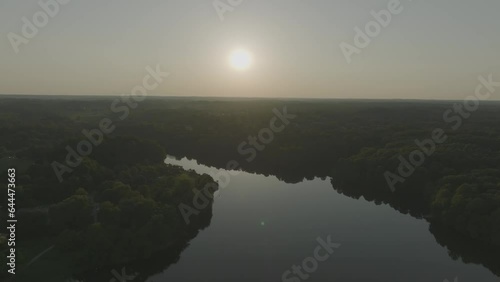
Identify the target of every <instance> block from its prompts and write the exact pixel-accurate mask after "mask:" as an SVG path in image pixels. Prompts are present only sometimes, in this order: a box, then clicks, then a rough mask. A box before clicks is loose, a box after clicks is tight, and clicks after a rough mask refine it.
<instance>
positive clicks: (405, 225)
mask: <svg viewBox="0 0 500 282" xmlns="http://www.w3.org/2000/svg"><path fill="white" fill-rule="evenodd" d="M165 163H167V164H171V165H179V166H182V167H183V168H184V169H192V170H194V171H196V172H197V173H200V174H202V173H207V174H209V175H214V174H215V173H217V171H218V169H216V168H213V167H208V166H205V165H202V164H198V163H197V162H196V161H195V160H188V159H186V158H182V159H180V160H178V159H175V158H174V157H170V156H168V157H167V159H166V160H165ZM212 210H213V214H212V218H211V221H210V224H209V226H208V227H207V228H205V229H204V230H201V231H200V232H199V233H198V234H197V236H196V237H194V238H193V239H192V240H191V241H190V242H189V244H188V245H187V246H183V247H182V248H181V249H179V253H180V255H178V257H176V258H175V259H164V260H163V261H164V263H166V264H167V265H165V266H164V268H163V270H162V271H160V272H158V271H155V272H156V273H155V274H147V275H148V276H149V277H148V278H147V280H146V281H148V282H159V281H183V282H190V281H193V282H194V281H196V282H199V281H207V282H210V281H240V282H246V281H249V282H250V281H252V282H256V281H263V282H264V281H266V282H267V281H282V275H283V273H284V272H285V271H287V270H291V268H292V266H293V265H301V264H302V262H303V260H304V259H305V258H307V257H310V256H312V255H313V250H314V249H315V248H316V247H317V246H318V242H317V241H316V240H317V238H318V237H320V238H327V237H328V236H331V240H332V242H335V243H338V244H340V246H339V247H338V248H337V249H336V250H335V252H333V254H331V255H330V256H329V258H328V259H327V260H325V261H323V262H319V263H318V266H317V269H316V270H315V271H314V272H312V273H309V277H308V279H307V281H313V282H314V281H346V282H348V281H384V282H386V281H439V282H441V281H444V280H445V279H448V280H449V281H453V280H454V278H455V277H458V280H459V281H486V282H488V281H499V278H498V277H497V276H496V275H495V274H494V273H493V272H492V271H495V270H496V268H495V266H494V265H495V264H496V263H497V262H496V261H495V258H493V257H488V256H487V255H486V254H485V253H484V252H483V250H481V249H480V247H475V246H469V245H468V241H467V240H462V239H461V238H456V237H454V236H453V235H452V234H449V233H448V232H447V231H446V230H440V229H439V228H435V227H431V228H430V224H429V223H428V222H427V221H426V220H424V219H421V218H420V219H419V218H414V217H412V216H410V215H409V214H402V213H400V212H398V211H396V210H395V209H393V208H392V207H390V206H389V205H386V204H381V203H375V202H369V201H367V200H365V199H364V198H362V197H361V198H359V199H354V198H350V197H347V196H345V195H343V194H340V193H339V192H337V191H336V190H335V189H334V187H333V188H332V183H331V179H329V178H323V179H321V178H315V179H313V180H306V181H302V182H299V183H295V184H287V183H285V182H283V181H280V180H279V179H278V178H276V177H274V176H264V175H258V174H253V173H247V172H240V173H239V174H238V175H236V176H232V177H231V179H230V182H229V184H228V185H227V187H225V188H224V189H221V190H220V191H219V193H218V196H217V197H215V200H214V203H213V207H212ZM438 242H439V243H438ZM442 245H449V246H447V247H448V248H450V249H452V251H449V250H448V248H446V247H444V246H442ZM449 253H450V254H449ZM464 254H465V257H464V258H461V257H460V256H459V255H464ZM452 257H453V258H456V259H453V258H452ZM155 260H156V263H160V261H162V257H158V258H157V259H155ZM463 260H466V261H470V262H475V263H464V262H463ZM306 273H307V272H306ZM141 274H142V275H145V274H146V273H141ZM142 275H141V276H142ZM293 277H295V279H299V277H297V276H295V275H293V274H292V275H289V276H288V278H290V279H292V278H293ZM289 281H301V279H299V280H289Z"/></svg>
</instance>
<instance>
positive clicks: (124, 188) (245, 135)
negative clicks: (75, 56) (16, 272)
mask: <svg viewBox="0 0 500 282" xmlns="http://www.w3.org/2000/svg"><path fill="white" fill-rule="evenodd" d="M112 103H113V98H92V97H91V98H83V97H82V98H78V99H75V98H72V99H64V98H58V97H51V98H43V99H36V98H20V99H16V98H11V99H2V100H0V132H1V133H2V139H1V140H0V167H1V168H2V169H3V170H4V171H6V169H7V168H8V167H15V168H16V170H17V192H16V193H17V195H16V200H17V202H16V206H17V208H18V212H17V214H18V217H19V221H20V222H19V231H18V233H19V234H18V236H19V238H20V240H26V241H27V242H35V241H40V238H43V240H42V241H43V242H47V244H46V245H48V246H50V245H52V244H53V245H55V248H56V250H57V252H60V253H61V254H64V257H65V258H67V259H66V260H65V261H64V263H65V264H70V265H71V266H72V268H71V269H72V272H73V273H85V272H88V271H89V270H91V269H99V268H101V267H104V266H109V265H121V264H126V263H130V262H133V261H134V260H143V259H148V258H151V257H153V256H154V255H155V254H156V253H158V252H161V251H164V250H168V249H169V248H177V249H179V248H178V247H176V246H178V245H179V244H180V245H185V244H186V242H188V241H189V239H191V238H193V237H194V236H195V235H196V232H198V230H200V229H202V228H204V227H206V226H207V225H208V224H209V223H210V218H211V209H210V208H208V209H206V210H204V211H203V213H202V214H200V215H198V216H196V217H192V218H191V219H192V221H191V222H190V223H189V225H186V224H185V223H184V221H183V218H182V215H181V214H180V213H179V210H178V209H177V206H178V205H179V204H180V203H181V202H184V203H189V202H190V201H191V200H192V198H193V197H194V193H196V192H197V191H199V190H200V189H202V187H204V186H205V185H206V184H207V183H210V182H212V181H213V179H212V178H210V177H209V176H208V175H197V174H195V173H194V172H192V171H184V170H183V169H181V168H179V167H174V166H169V165H166V164H164V163H163V159H164V158H165V156H166V154H169V155H173V156H176V157H188V158H194V159H197V160H198V161H201V162H203V163H204V164H207V165H211V166H215V167H220V168H225V167H226V164H227V163H228V161H230V160H235V161H236V162H238V164H239V167H241V169H243V170H245V171H249V172H256V173H259V174H264V175H276V176H277V177H278V178H279V179H280V180H283V181H286V182H291V183H297V182H300V181H302V180H303V179H312V178H314V177H331V179H332V180H331V181H332V186H333V189H336V190H337V191H339V192H340V193H342V194H345V195H347V196H349V197H353V198H360V197H364V198H365V199H367V200H369V201H374V202H376V203H387V204H389V205H391V206H392V207H393V208H395V209H397V210H398V211H400V212H402V213H409V214H411V215H412V216H414V217H418V218H425V219H426V220H428V221H429V222H431V232H432V233H433V234H435V236H436V238H437V240H438V242H439V243H440V244H442V245H443V246H446V247H447V248H448V249H449V250H450V255H452V256H454V257H457V258H458V257H462V258H463V259H464V260H465V261H473V262H475V263H482V264H484V265H485V266H487V267H488V268H490V269H491V270H492V271H494V272H495V273H496V274H497V275H500V270H499V269H498V266H496V265H495V261H498V258H499V254H500V251H499V250H500V111H499V109H500V104H498V103H484V104H481V105H480V108H479V109H478V110H477V111H474V112H470V113H468V115H461V114H460V113H456V112H449V111H450V109H453V104H454V103H455V102H417V101H411V102H410V101H408V102H403V101H348V100H346V101H335V100H333V101H326V100H325V101H321V100H319V101H317V100H292V99H290V100H271V99H269V100H255V99H194V98H192V99H176V98H155V97H151V98H148V99H147V100H146V101H144V102H141V103H140V104H138V105H136V107H135V108H127V110H125V108H123V110H120V111H115V110H116V108H115V110H114V109H113V108H112V107H110V105H111V104H112ZM457 103H461V102H457ZM273 109H274V110H276V109H277V110H278V111H281V112H283V111H287V112H288V113H290V114H293V115H294V116H296V117H295V118H294V119H293V120H292V121H291V122H290V123H289V124H287V125H286V128H285V129H284V130H283V131H281V132H279V133H277V134H276V136H274V139H273V141H272V142H270V143H269V144H265V146H264V144H261V145H262V146H261V147H260V149H257V150H255V154H254V155H253V158H250V157H249V155H246V154H242V152H241V150H240V149H241V148H240V145H241V144H242V142H245V141H247V140H249V136H256V135H258V133H259V132H260V130H261V129H262V128H267V127H269V123H270V120H271V118H272V117H273V116H274V113H273ZM105 118H106V119H110V120H111V121H112V122H113V124H112V127H113V130H112V132H110V133H109V134H103V141H102V143H101V144H99V145H98V146H95V147H94V149H93V151H92V153H91V154H89V155H88V156H86V157H84V158H83V159H82V161H81V164H80V165H79V166H77V167H76V168H75V169H74V170H73V169H72V171H71V172H66V173H64V174H63V175H62V176H63V178H64V179H63V181H62V182H60V181H59V180H60V179H58V176H57V173H54V166H53V164H54V161H57V162H59V163H64V160H65V158H66V156H67V154H68V150H67V148H68V147H70V148H72V147H75V146H77V144H78V143H79V142H80V141H81V140H85V138H87V137H86V136H85V135H84V134H83V133H82V130H87V131H90V130H92V129H95V128H99V124H100V123H101V121H102V120H103V119H105ZM110 127H111V125H109V124H108V128H110ZM436 129H441V130H442V135H443V136H446V138H445V139H446V140H445V141H444V142H436V144H435V146H434V147H433V148H432V152H431V153H430V154H428V155H426V157H425V161H423V162H422V163H421V164H419V165H414V168H413V170H414V171H413V172H412V173H411V175H409V176H408V177H405V178H404V181H399V182H398V183H397V184H396V185H393V186H392V187H391V185H389V184H388V180H387V172H388V171H389V172H393V173H396V172H397V170H398V166H400V165H401V158H406V159H409V156H411V155H412V152H414V151H415V150H423V149H422V147H420V146H419V145H418V144H419V142H421V141H422V140H426V139H428V138H432V136H433V132H434V131H435V130H436ZM443 139H444V138H443ZM416 140H418V141H419V142H417V141H416ZM438 143H439V144H438ZM239 148H240V149H239ZM2 181H5V180H2ZM212 192H214V191H212ZM1 197H2V202H3V203H6V199H5V197H6V195H5V193H3V194H2V195H1ZM5 205H6V204H5ZM2 206H4V204H2ZM0 215H1V216H2V220H4V218H5V216H6V214H5V209H2V211H1V213H0ZM459 238H462V239H465V240H469V241H470V242H473V244H476V245H477V246H478V247H477V249H487V250H489V254H488V255H481V254H479V253H478V252H474V251H473V250H471V249H463V248H461V247H460V246H461V244H457V243H456V242H457V240H460V239H459ZM0 246H1V248H6V245H5V238H3V239H2V238H0ZM25 246H31V247H30V248H28V247H26V250H25V252H26V253H25V254H21V257H20V258H19V260H20V262H22V263H24V264H26V263H28V260H29V259H30V257H29V256H30V255H32V254H36V251H35V250H40V248H42V247H41V246H40V245H39V244H34V243H32V244H25ZM81 246H86V247H85V248H81ZM19 248H20V249H21V247H19ZM181 249H182V248H181ZM21 250H22V249H21ZM179 252H180V250H179ZM174 257H175V255H174ZM173 260H175V258H174V259H173ZM2 265H5V264H4V263H2ZM3 273H5V272H3Z"/></svg>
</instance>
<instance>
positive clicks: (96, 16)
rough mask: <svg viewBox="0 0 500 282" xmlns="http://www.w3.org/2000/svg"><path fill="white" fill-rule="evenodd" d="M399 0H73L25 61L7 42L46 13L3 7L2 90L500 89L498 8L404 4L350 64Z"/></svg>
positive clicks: (261, 92)
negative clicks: (347, 52)
mask: <svg viewBox="0 0 500 282" xmlns="http://www.w3.org/2000/svg"><path fill="white" fill-rule="evenodd" d="M48 1H49V0H42V2H48ZM61 1H62V0H61ZM66 1H67V0H66ZM220 2H222V3H228V2H238V1H236V0H221V1H220ZM389 2H390V0H242V1H241V3H240V4H239V5H237V6H236V7H234V8H233V10H232V11H229V12H226V13H224V14H223V16H224V18H223V20H221V18H220V17H219V15H218V13H217V11H216V9H215V8H214V5H213V0H176V1H169V0H140V1H139V0H71V1H69V3H67V4H65V5H61V6H60V11H59V12H58V13H56V14H55V15H54V17H53V18H50V19H49V21H48V23H47V25H46V26H44V27H42V28H40V29H39V31H38V33H37V34H36V35H35V36H34V37H33V38H31V39H25V40H27V41H28V42H27V43H26V44H24V43H23V44H21V45H20V46H19V53H18V54H16V53H15V52H14V49H13V47H12V45H11V42H10V40H9V35H8V34H9V33H15V34H17V35H19V36H22V34H23V33H22V27H23V25H24V23H23V20H22V18H23V17H26V18H28V19H29V21H31V22H33V15H35V14H36V13H37V12H38V11H43V10H42V8H41V7H40V6H39V4H38V0H22V1H21V0H1V1H0V34H1V37H2V40H1V41H0V42H1V43H0V93H3V94H16V93H24V94H99V95H101V94H102V95H104V94H126V93H129V92H130V90H131V89H132V88H133V87H134V86H135V85H137V84H140V83H141V81H142V78H143V77H144V76H145V74H146V71H145V68H146V66H148V65H151V66H156V65H157V64H161V66H162V69H163V70H165V71H168V72H170V73H171V75H170V77H168V78H167V79H166V81H165V82H164V83H162V84H161V85H160V87H158V88H157V89H155V90H154V91H151V92H150V93H151V95H173V96H184V95H185V96H265V97H306V98H307V97H311V98H312V97H325V98H405V99H462V98H464V97H465V96H467V95H470V94H473V92H474V89H475V87H476V85H477V84H478V82H477V77H478V75H487V74H489V73H492V74H493V75H494V77H496V78H497V81H500V16H499V12H500V1H498V0H478V1H471V0H439V1H431V0H413V1H410V0H401V7H402V8H403V10H402V11H401V13H399V14H397V15H393V16H392V20H391V22H390V23H389V25H388V26H387V27H385V28H382V29H381V31H380V33H379V34H378V35H377V36H374V37H373V38H372V41H371V43H370V44H369V45H368V46H367V47H366V48H363V49H361V53H360V54H355V55H353V56H352V63H351V64H348V63H347V61H346V59H345V57H344V55H343V53H342V51H341V49H340V47H339V45H340V44H341V43H342V42H346V43H349V44H352V45H354V36H355V32H354V28H355V27H356V26H358V27H360V28H361V29H363V30H364V28H365V25H366V24H367V23H369V22H370V21H372V20H373V16H372V15H371V14H370V11H372V10H375V11H379V10H382V9H387V5H388V3H389ZM42 20H43V18H42ZM11 35H12V34H11ZM238 48H243V49H246V50H248V52H250V53H251V54H252V57H253V64H252V65H251V67H250V68H249V69H248V70H246V71H236V70H234V69H233V68H231V67H230V66H229V64H228V56H229V54H230V53H231V51H232V50H235V49H238ZM497 96H498V97H497V98H500V93H497Z"/></svg>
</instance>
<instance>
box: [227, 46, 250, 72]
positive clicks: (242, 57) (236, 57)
mask: <svg viewBox="0 0 500 282" xmlns="http://www.w3.org/2000/svg"><path fill="white" fill-rule="evenodd" d="M229 64H230V65H231V67H233V68H234V69H236V70H246V69H248V68H250V66H251V65H252V55H251V54H250V52H248V51H247V50H244V49H239V50H234V51H233V52H231V55H229Z"/></svg>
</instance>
